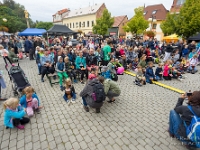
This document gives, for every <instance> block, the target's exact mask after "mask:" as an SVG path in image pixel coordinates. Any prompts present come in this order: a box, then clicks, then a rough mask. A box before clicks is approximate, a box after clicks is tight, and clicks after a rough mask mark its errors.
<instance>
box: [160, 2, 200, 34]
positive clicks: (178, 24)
mask: <svg viewBox="0 0 200 150" xmlns="http://www.w3.org/2000/svg"><path fill="white" fill-rule="evenodd" d="M199 25H200V0H186V2H185V3H184V4H183V6H182V7H181V9H180V13H179V14H168V15H167V18H166V21H164V22H163V23H162V24H161V29H162V30H163V32H164V33H165V34H173V33H176V34H177V35H179V36H183V37H185V38H188V37H190V36H192V35H194V34H196V33H197V32H200V26H199Z"/></svg>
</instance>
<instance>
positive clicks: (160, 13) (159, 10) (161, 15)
mask: <svg viewBox="0 0 200 150" xmlns="http://www.w3.org/2000/svg"><path fill="white" fill-rule="evenodd" d="M153 11H156V13H155V14H153V17H154V18H155V19H156V20H165V18H166V16H167V13H168V10H167V9H166V8H165V6H164V5H163V4H157V5H149V6H147V7H145V8H144V13H146V14H144V17H145V19H146V20H148V19H149V18H152V12H153Z"/></svg>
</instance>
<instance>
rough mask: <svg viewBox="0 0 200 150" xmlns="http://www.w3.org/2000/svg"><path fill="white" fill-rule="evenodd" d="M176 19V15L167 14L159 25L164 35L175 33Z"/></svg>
mask: <svg viewBox="0 0 200 150" xmlns="http://www.w3.org/2000/svg"><path fill="white" fill-rule="evenodd" d="M177 17H178V14H170V13H168V14H167V17H166V20H165V21H163V22H162V23H161V25H160V27H161V29H162V31H163V33H164V34H165V35H171V34H173V33H176V29H177V22H176V20H177Z"/></svg>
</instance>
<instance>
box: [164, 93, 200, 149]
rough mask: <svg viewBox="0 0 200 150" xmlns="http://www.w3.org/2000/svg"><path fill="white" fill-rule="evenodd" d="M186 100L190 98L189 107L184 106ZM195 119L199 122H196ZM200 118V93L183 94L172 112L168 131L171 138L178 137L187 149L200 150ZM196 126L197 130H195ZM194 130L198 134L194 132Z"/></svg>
mask: <svg viewBox="0 0 200 150" xmlns="http://www.w3.org/2000/svg"><path fill="white" fill-rule="evenodd" d="M186 98H188V103H187V104H188V105H187V106H184V105H183V102H184V100H185V99H186ZM195 117H196V118H197V120H194V118H195ZM198 118H200V91H195V92H193V93H191V92H190V93H187V94H182V95H181V97H180V98H179V99H178V102H177V104H176V107H175V108H174V110H171V111H170V115H169V130H168V132H169V134H170V137H172V138H174V137H176V138H177V139H178V140H180V141H181V142H183V143H184V144H185V145H186V147H198V148H200V119H198ZM198 124H199V125H198ZM195 125H196V128H193V126H195ZM192 129H193V131H194V132H196V133H194V132H192ZM190 133H191V134H190ZM193 135H195V137H194V136H193ZM195 138H196V139H195Z"/></svg>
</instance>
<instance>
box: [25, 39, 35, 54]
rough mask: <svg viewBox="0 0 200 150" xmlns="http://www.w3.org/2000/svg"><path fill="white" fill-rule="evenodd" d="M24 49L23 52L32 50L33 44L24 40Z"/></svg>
mask: <svg viewBox="0 0 200 150" xmlns="http://www.w3.org/2000/svg"><path fill="white" fill-rule="evenodd" d="M24 47H25V51H29V50H30V49H32V48H33V43H32V42H31V41H29V40H26V41H25V44H24Z"/></svg>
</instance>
